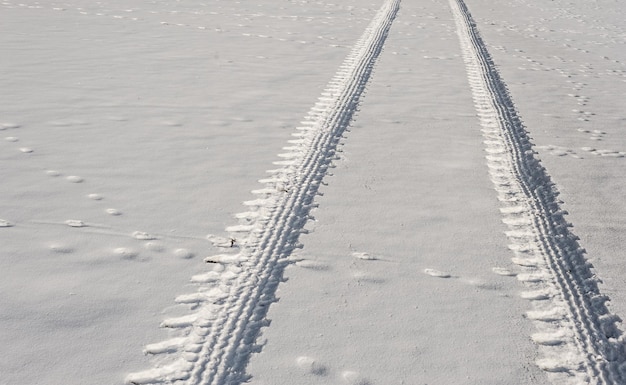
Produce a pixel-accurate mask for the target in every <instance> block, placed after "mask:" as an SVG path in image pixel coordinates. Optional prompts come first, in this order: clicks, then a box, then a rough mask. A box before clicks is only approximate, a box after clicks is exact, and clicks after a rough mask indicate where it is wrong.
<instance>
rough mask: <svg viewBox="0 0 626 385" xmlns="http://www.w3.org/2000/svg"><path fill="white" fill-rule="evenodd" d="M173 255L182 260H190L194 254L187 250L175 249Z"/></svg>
mask: <svg viewBox="0 0 626 385" xmlns="http://www.w3.org/2000/svg"><path fill="white" fill-rule="evenodd" d="M174 255H176V257H178V258H182V259H191V258H193V256H194V254H193V253H192V252H191V251H189V250H187V249H176V250H175V251H174Z"/></svg>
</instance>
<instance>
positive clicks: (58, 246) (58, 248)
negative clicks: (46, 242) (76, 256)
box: [49, 243, 74, 254]
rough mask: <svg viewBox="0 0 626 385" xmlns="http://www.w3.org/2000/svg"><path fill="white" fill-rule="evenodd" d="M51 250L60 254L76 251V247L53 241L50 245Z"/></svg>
mask: <svg viewBox="0 0 626 385" xmlns="http://www.w3.org/2000/svg"><path fill="white" fill-rule="evenodd" d="M49 248H50V250H51V251H54V252H55V253H59V254H69V253H72V252H74V249H73V248H72V247H70V246H67V245H64V244H62V243H53V244H51V245H50V246H49Z"/></svg>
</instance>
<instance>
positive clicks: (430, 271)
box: [424, 269, 452, 278]
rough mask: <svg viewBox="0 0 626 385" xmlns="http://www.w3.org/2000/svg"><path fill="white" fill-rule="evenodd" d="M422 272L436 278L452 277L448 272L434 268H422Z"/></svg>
mask: <svg viewBox="0 0 626 385" xmlns="http://www.w3.org/2000/svg"><path fill="white" fill-rule="evenodd" d="M424 273H425V274H428V275H430V276H431V277H437V278H450V277H452V276H451V275H450V273H447V272H445V271H440V270H435V269H424Z"/></svg>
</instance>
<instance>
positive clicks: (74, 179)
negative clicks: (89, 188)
mask: <svg viewBox="0 0 626 385" xmlns="http://www.w3.org/2000/svg"><path fill="white" fill-rule="evenodd" d="M65 179H67V181H68V182H72V183H82V182H83V181H84V179H83V178H81V177H79V176H78V175H70V176H68V177H67V178H65Z"/></svg>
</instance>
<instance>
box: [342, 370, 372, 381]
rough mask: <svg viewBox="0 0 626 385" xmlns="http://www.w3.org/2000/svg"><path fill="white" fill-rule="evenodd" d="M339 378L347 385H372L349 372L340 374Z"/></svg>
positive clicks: (354, 373) (358, 375) (361, 377)
mask: <svg viewBox="0 0 626 385" xmlns="http://www.w3.org/2000/svg"><path fill="white" fill-rule="evenodd" d="M341 377H342V378H343V380H344V381H345V383H347V384H349V385H372V383H371V381H370V380H368V379H367V378H365V377H363V376H361V375H360V374H359V373H357V372H353V371H351V370H346V371H344V372H343V373H341Z"/></svg>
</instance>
